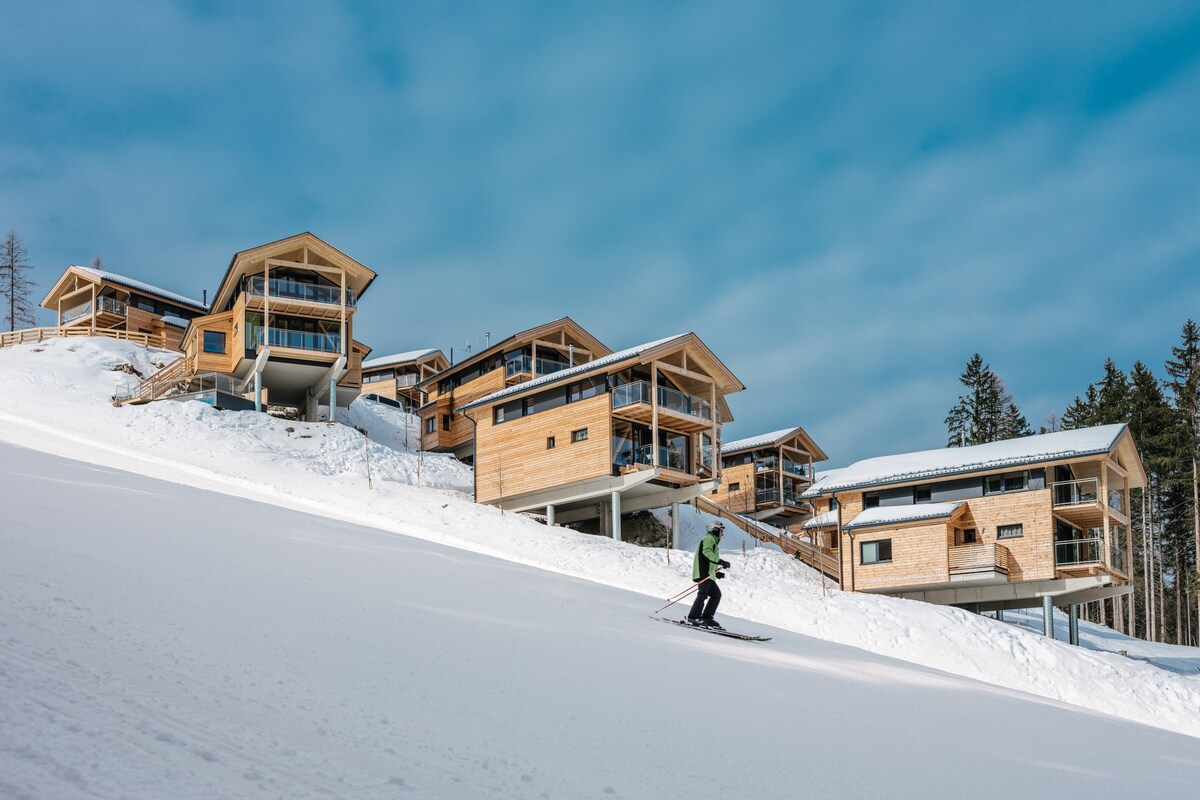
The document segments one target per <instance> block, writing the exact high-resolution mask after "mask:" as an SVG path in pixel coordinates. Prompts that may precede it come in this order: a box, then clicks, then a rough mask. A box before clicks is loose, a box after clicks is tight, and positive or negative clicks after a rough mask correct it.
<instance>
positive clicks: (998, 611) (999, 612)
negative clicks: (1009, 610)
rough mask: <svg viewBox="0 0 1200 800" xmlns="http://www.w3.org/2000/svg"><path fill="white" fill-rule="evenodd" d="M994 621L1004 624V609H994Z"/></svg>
mask: <svg viewBox="0 0 1200 800" xmlns="http://www.w3.org/2000/svg"><path fill="white" fill-rule="evenodd" d="M996 621H997V622H1004V609H1003V608H998V609H996Z"/></svg>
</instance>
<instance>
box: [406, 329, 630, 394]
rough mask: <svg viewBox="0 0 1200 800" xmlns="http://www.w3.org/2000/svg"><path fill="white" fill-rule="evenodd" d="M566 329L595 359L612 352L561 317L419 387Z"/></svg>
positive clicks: (516, 335) (472, 357)
mask: <svg viewBox="0 0 1200 800" xmlns="http://www.w3.org/2000/svg"><path fill="white" fill-rule="evenodd" d="M564 327H566V328H570V329H571V333H572V335H573V336H575V337H576V338H578V339H579V340H580V341H582V342H584V343H586V344H587V346H588V349H589V350H591V351H592V357H593V358H597V357H600V356H606V355H608V354H609V353H611V352H612V350H611V349H609V347H608V345H606V344H605V343H604V342H602V341H600V340H599V339H597V338H596V337H595V336H592V335H591V334H590V333H588V332H587V331H586V330H584V328H583V326H581V325H580V324H579V323H578V322H576V321H575V320H573V319H571V318H570V317H559V318H558V319H556V320H553V321H551V322H547V323H545V324H542V325H537V326H535V327H533V328H529V329H527V330H523V331H520V332H519V333H514V334H513V335H512V336H509V337H508V338H507V339H501V340H500V341H498V342H496V343H495V344H494V345H491V346H490V347H486V348H484V349H483V350H480V351H479V352H478V353H472V354H471V355H470V356H469V357H467V358H465V359H463V360H462V361H460V362H458V363H457V364H451V365H450V366H449V367H446V369H444V370H442V371H441V372H439V373H438V374H436V375H431V376H429V377H428V378H426V379H425V380H423V381H421V383H419V384H418V385H419V386H426V385H429V384H432V383H435V382H437V381H440V380H442V379H443V378H444V377H445V376H446V375H452V374H454V373H456V372H458V371H460V370H463V369H466V368H467V367H469V366H471V365H472V364H476V363H478V362H480V361H483V360H484V359H486V358H490V357H492V356H494V355H496V354H498V353H503V352H505V351H507V350H509V349H510V348H511V347H512V346H513V345H514V344H515V343H516V342H520V341H532V340H534V339H538V338H540V337H541V336H543V335H545V334H548V333H552V332H554V331H556V330H558V329H559V328H564Z"/></svg>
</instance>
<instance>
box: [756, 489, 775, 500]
mask: <svg viewBox="0 0 1200 800" xmlns="http://www.w3.org/2000/svg"><path fill="white" fill-rule="evenodd" d="M754 501H755V502H757V503H778V502H779V490H778V489H755V490H754Z"/></svg>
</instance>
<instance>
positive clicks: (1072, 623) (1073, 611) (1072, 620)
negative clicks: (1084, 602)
mask: <svg viewBox="0 0 1200 800" xmlns="http://www.w3.org/2000/svg"><path fill="white" fill-rule="evenodd" d="M1067 640H1068V641H1070V643H1071V644H1073V645H1076V646H1078V645H1079V604H1078V603H1072V604H1071V605H1069V606H1067Z"/></svg>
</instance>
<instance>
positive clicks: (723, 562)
mask: <svg viewBox="0 0 1200 800" xmlns="http://www.w3.org/2000/svg"><path fill="white" fill-rule="evenodd" d="M717 566H718V567H724V568H726V569H728V568H729V562H728V561H726V560H724V559H721V560H720V561H718V562H717Z"/></svg>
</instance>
